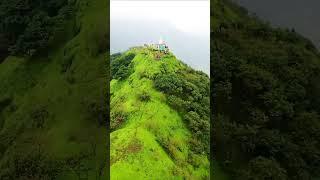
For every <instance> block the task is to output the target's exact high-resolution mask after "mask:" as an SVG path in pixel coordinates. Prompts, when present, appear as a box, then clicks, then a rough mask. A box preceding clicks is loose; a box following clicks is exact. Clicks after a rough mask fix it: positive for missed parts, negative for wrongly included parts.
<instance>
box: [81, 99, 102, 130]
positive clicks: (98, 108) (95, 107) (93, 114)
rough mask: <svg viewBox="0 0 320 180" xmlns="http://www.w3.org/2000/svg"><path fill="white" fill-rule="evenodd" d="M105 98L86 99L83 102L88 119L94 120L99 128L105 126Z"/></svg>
mask: <svg viewBox="0 0 320 180" xmlns="http://www.w3.org/2000/svg"><path fill="white" fill-rule="evenodd" d="M104 97H105V96H101V97H96V98H90V99H89V98H88V99H85V100H84V101H83V104H84V106H85V107H86V109H87V112H88V114H89V117H88V119H95V120H96V122H97V124H98V125H99V126H106V125H107V123H108V122H107V117H108V111H107V106H108V105H107V102H106V99H105V98H104Z"/></svg>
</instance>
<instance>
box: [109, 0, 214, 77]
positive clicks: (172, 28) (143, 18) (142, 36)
mask: <svg viewBox="0 0 320 180" xmlns="http://www.w3.org/2000/svg"><path fill="white" fill-rule="evenodd" d="M209 8H210V6H209V1H190V0H188V1H182V0H179V1H111V8H110V10H111V13H110V14H111V15H110V17H111V21H110V22H111V52H112V53H115V52H119V51H124V50H127V49H128V48H129V47H131V46H139V45H143V44H144V43H157V42H158V40H159V39H160V38H162V39H163V40H164V41H165V42H166V43H167V45H168V46H169V48H170V50H171V51H172V52H173V53H174V54H175V55H176V56H177V57H178V58H179V59H181V60H182V61H184V62H185V63H187V64H189V65H190V66H192V67H193V68H195V69H198V70H202V71H204V72H206V73H207V74H209V72H210V69H209V66H210V9H209Z"/></svg>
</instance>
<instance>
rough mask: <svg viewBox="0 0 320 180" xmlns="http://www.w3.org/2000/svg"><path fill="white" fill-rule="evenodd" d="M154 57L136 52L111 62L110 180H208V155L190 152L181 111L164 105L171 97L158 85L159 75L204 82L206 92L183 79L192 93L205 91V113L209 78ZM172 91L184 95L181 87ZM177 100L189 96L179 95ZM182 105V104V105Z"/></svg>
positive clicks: (147, 52)
mask: <svg viewBox="0 0 320 180" xmlns="http://www.w3.org/2000/svg"><path fill="white" fill-rule="evenodd" d="M156 54H157V52H156V51H153V50H150V49H148V48H142V47H137V48H132V49H130V50H128V51H126V52H124V53H122V54H116V55H114V56H113V57H112V58H111V70H112V75H113V79H112V80H111V82H110V92H111V106H110V108H111V128H112V130H113V132H112V133H111V138H110V140H111V150H110V151H111V153H110V154H111V179H158V178H159V177H161V178H162V179H183V178H189V179H208V178H209V161H208V151H206V150H205V149H202V150H200V151H201V153H199V152H196V151H195V150H194V149H192V146H193V145H192V144H191V142H190V141H192V140H195V139H196V138H195V136H193V132H192V131H190V129H189V127H188V123H187V122H186V115H184V114H185V112H184V111H183V110H182V109H183V108H182V109H179V108H177V107H178V106H174V105H173V103H170V102H168V101H170V100H169V99H170V96H169V94H170V93H168V91H163V90H161V87H160V86H159V85H160V84H161V85H165V83H161V82H159V81H160V79H159V78H160V77H161V76H162V75H169V74H181V75H184V76H188V77H189V78H193V79H194V80H200V79H202V80H203V81H202V85H204V86H205V87H200V86H198V87H197V86H196V84H192V83H191V81H187V79H183V78H182V79H181V80H182V81H183V83H190V84H189V85H190V86H194V87H193V90H191V91H192V92H195V91H196V89H198V88H204V89H202V90H203V91H201V92H203V93H202V95H203V96H204V97H203V98H207V101H206V104H205V106H206V108H208V109H209V99H208V93H209V91H208V90H209V88H208V87H209V79H208V76H207V75H205V74H203V73H201V72H196V71H194V70H192V69H191V68H190V67H188V66H186V65H185V64H183V63H182V62H180V61H179V60H177V59H176V58H175V57H174V56H173V54H171V53H170V54H166V55H164V54H162V57H160V59H158V58H157V55H156ZM167 80H168V81H171V80H170V79H167ZM178 84H179V83H172V84H171V85H172V86H175V85H177V86H178ZM171 88H172V90H177V89H179V88H180V89H181V91H184V90H185V89H184V88H185V86H184V85H181V87H171ZM167 90H170V88H169V87H168V88H167ZM199 92H200V91H199ZM180 95H181V96H185V97H187V96H189V95H188V94H183V93H182V92H181V94H180ZM201 98H202V97H201ZM180 102H181V105H182V102H183V101H182V100H181V101H180ZM198 102H201V101H200V100H199V101H198ZM175 103H179V102H175ZM208 116H209V113H208V114H207V118H203V120H204V121H205V122H207V123H209V118H208ZM195 121H196V119H195ZM207 125H208V124H207ZM195 126H196V125H195ZM207 130H208V129H207ZM203 133H204V134H205V133H206V132H205V130H204V131H203ZM201 144H203V143H201ZM206 145H207V144H206Z"/></svg>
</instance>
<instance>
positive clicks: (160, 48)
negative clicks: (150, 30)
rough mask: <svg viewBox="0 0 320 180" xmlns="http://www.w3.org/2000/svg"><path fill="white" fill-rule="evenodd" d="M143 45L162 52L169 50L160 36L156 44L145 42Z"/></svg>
mask: <svg viewBox="0 0 320 180" xmlns="http://www.w3.org/2000/svg"><path fill="white" fill-rule="evenodd" d="M145 46H146V47H150V48H152V49H153V50H158V51H159V52H163V53H168V52H169V48H168V46H167V44H166V43H165V42H164V41H163V40H162V38H160V40H159V43H157V44H151V45H147V44H145Z"/></svg>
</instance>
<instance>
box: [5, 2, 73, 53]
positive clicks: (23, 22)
mask: <svg viewBox="0 0 320 180" xmlns="http://www.w3.org/2000/svg"><path fill="white" fill-rule="evenodd" d="M71 11H72V8H71V6H68V0H32V1H29V0H2V1H1V2H0V57H5V56H6V55H8V54H13V55H23V56H25V55H27V56H32V55H33V54H34V53H36V52H39V51H41V50H45V49H46V47H47V46H48V44H49V43H50V40H52V38H53V36H54V34H55V33H56V32H57V31H58V30H59V28H62V24H63V22H64V20H65V18H66V17H67V16H69V15H70V13H71Z"/></svg>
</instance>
